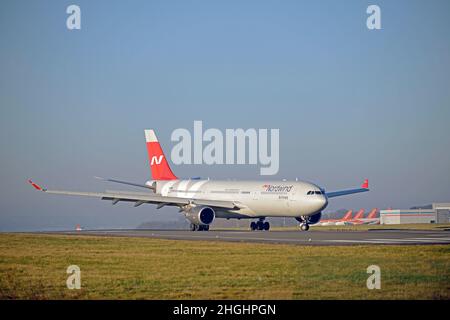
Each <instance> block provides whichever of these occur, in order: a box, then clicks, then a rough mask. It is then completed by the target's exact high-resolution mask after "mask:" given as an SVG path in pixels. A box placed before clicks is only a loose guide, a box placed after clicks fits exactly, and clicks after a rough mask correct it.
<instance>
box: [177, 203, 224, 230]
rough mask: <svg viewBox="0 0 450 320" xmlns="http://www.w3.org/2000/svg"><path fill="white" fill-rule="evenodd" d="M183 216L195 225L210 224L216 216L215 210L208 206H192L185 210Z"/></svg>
mask: <svg viewBox="0 0 450 320" xmlns="http://www.w3.org/2000/svg"><path fill="white" fill-rule="evenodd" d="M184 215H185V217H186V219H188V220H189V221H190V222H192V223H194V224H197V225H203V226H204V225H210V224H211V223H212V222H213V221H214V218H215V217H216V212H215V211H214V210H213V209H212V208H210V207H201V206H198V207H194V208H192V209H190V210H189V211H187V212H185V214H184Z"/></svg>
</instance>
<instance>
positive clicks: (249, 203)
mask: <svg viewBox="0 0 450 320" xmlns="http://www.w3.org/2000/svg"><path fill="white" fill-rule="evenodd" d="M145 139H146V146H147V153H148V161H149V165H150V170H151V175H152V178H153V180H149V181H147V182H145V183H144V184H140V183H134V182H127V181H122V180H116V179H103V178H101V179H103V180H105V181H109V182H114V183H120V184H125V185H130V186H134V187H141V188H144V189H146V192H123V191H106V192H78V191H64V190H49V189H47V188H44V187H41V186H40V185H38V184H36V183H34V182H33V181H32V180H28V182H29V183H30V184H31V185H32V186H33V187H34V188H35V189H36V190H39V191H42V192H45V193H50V194H59V195H73V196H86V197H94V198H99V199H101V200H109V201H111V202H112V204H113V205H115V204H117V203H118V202H132V203H134V207H138V206H140V205H142V204H155V205H156V206H157V207H156V208H157V209H160V208H162V207H165V206H174V207H178V208H179V212H180V213H182V214H183V215H184V216H185V218H186V219H187V220H188V221H189V222H190V230H192V231H208V230H209V227H210V225H211V223H212V222H213V221H214V219H216V218H225V219H251V220H256V221H252V222H251V223H250V229H251V230H269V229H270V224H269V222H268V221H266V220H265V219H266V218H267V217H291V218H295V219H296V220H297V221H298V222H299V227H300V230H302V231H307V230H309V225H310V224H315V223H318V222H319V221H320V218H321V216H322V210H324V209H325V208H326V206H327V205H328V200H329V199H330V198H334V197H339V196H344V195H349V194H354V193H360V192H366V191H369V181H368V179H365V180H364V182H363V184H362V185H361V187H360V188H355V189H345V190H339V191H333V192H327V191H325V189H323V188H321V187H319V186H318V185H316V184H313V183H310V182H306V181H299V180H298V181H297V180H296V181H285V180H282V181H232V180H230V181H228V180H222V181H220V180H216V181H215V180H209V179H208V180H202V179H198V178H195V179H179V178H177V177H176V176H175V175H174V173H173V172H172V170H171V168H170V166H169V163H168V162H167V159H166V157H165V155H164V152H163V150H162V147H161V145H160V143H159V142H158V139H157V138H156V134H155V132H154V131H153V130H145Z"/></svg>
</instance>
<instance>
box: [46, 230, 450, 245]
mask: <svg viewBox="0 0 450 320" xmlns="http://www.w3.org/2000/svg"><path fill="white" fill-rule="evenodd" d="M46 233H52V234H55V233H56V234H66V235H95V236H119V237H144V238H155V239H171V240H203V241H205V240H206V241H230V242H257V243H288V244H296V245H389V244H390V245H416V244H422V245H423V244H450V231H413V230H369V231H315V230H310V231H307V232H301V231H231V230H226V231H185V230H147V229H145V230H143V229H133V230H124V229H120V230H118V229H116V230H83V231H59V232H46Z"/></svg>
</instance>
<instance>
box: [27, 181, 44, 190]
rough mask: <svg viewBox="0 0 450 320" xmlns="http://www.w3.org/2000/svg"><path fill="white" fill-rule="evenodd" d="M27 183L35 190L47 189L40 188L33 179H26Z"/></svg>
mask: <svg viewBox="0 0 450 320" xmlns="http://www.w3.org/2000/svg"><path fill="white" fill-rule="evenodd" d="M28 183H29V184H31V185H32V186H33V188H35V189H36V190H39V191H47V189H45V188H42V187H41V186H40V185H38V184H36V183H34V182H33V181H31V179H28Z"/></svg>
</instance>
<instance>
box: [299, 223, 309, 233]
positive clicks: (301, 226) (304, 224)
mask: <svg viewBox="0 0 450 320" xmlns="http://www.w3.org/2000/svg"><path fill="white" fill-rule="evenodd" d="M300 230H302V231H308V230H309V224H307V223H305V222H303V223H300Z"/></svg>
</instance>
